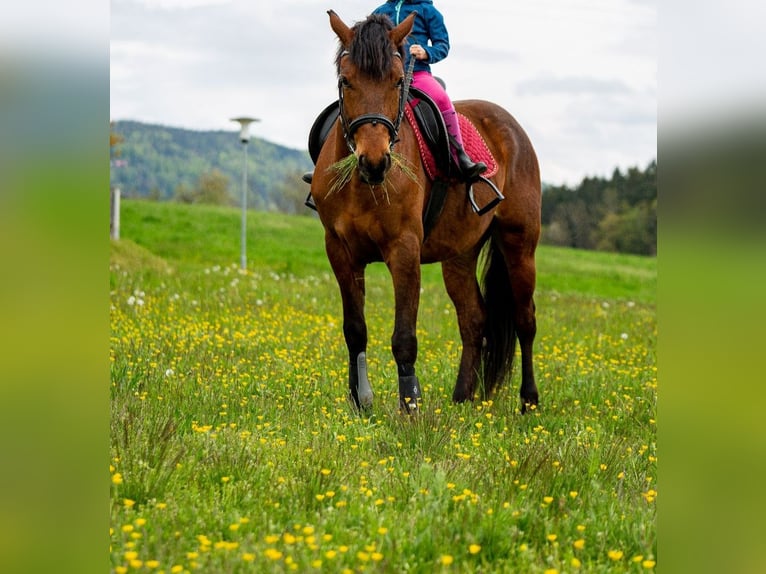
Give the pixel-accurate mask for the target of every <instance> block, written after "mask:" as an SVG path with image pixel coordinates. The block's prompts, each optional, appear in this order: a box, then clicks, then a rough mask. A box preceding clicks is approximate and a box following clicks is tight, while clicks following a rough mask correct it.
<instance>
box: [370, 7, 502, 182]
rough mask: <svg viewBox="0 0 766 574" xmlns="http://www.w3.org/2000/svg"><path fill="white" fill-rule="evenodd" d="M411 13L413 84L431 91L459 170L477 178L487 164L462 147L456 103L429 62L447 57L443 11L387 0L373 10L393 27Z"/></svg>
mask: <svg viewBox="0 0 766 574" xmlns="http://www.w3.org/2000/svg"><path fill="white" fill-rule="evenodd" d="M411 12H417V16H415V22H414V24H413V26H412V32H410V35H409V36H408V37H407V42H408V44H409V55H410V57H412V58H415V67H414V73H413V75H412V85H413V86H415V87H416V88H417V89H419V90H421V91H423V92H425V93H426V94H428V95H429V96H430V97H431V99H432V100H433V101H434V103H435V104H436V105H437V106H438V107H439V110H440V111H441V113H442V117H444V125H445V127H446V128H447V134H449V139H450V143H451V146H452V153H453V155H454V158H455V160H456V163H457V165H458V168H459V169H460V173H461V175H462V176H463V178H464V179H466V180H467V181H471V180H475V179H476V178H478V177H479V176H480V175H481V174H482V173H484V171H486V169H487V166H486V164H484V163H483V162H476V163H474V162H473V161H471V158H470V157H468V154H467V153H466V152H465V150H464V149H463V138H462V135H461V134H460V123H459V122H458V118H457V112H456V111H455V106H454V105H452V101H451V100H450V97H449V96H448V95H447V92H446V91H445V90H444V88H443V87H442V84H440V83H439V81H437V79H436V78H434V77H433V76H432V75H431V66H430V64H435V63H437V62H439V61H441V60H443V59H444V58H446V57H447V54H448V53H449V49H450V44H449V34H448V33H447V28H446V26H445V25H444V17H443V16H442V14H441V12H439V10H438V9H437V8H436V7H435V6H434V3H433V0H388V1H387V2H386V3H385V4H382V5H381V6H379V7H377V8H376V9H375V10H374V11H373V13H374V14H385V15H386V16H388V17H389V18H391V21H392V22H393V24H394V26H397V25H398V24H400V23H401V22H402V21H403V20H404V19H405V18H406V17H407V16H409V15H410V13H411Z"/></svg>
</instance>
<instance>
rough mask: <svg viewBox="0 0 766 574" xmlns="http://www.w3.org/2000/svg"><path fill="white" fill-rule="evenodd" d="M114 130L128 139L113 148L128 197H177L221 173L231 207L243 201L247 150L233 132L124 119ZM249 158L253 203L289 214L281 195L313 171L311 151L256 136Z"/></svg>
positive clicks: (115, 180) (115, 179)
mask: <svg viewBox="0 0 766 574" xmlns="http://www.w3.org/2000/svg"><path fill="white" fill-rule="evenodd" d="M112 131H113V132H114V133H116V134H117V135H118V136H120V137H122V138H123V141H122V142H120V143H119V144H118V145H116V146H115V147H114V149H113V162H112V185H114V186H119V187H120V188H121V190H122V193H123V194H124V195H125V196H126V197H136V198H140V197H145V198H152V199H161V200H164V199H172V198H173V197H174V196H175V194H176V192H177V190H178V189H179V188H180V187H184V186H185V187H186V188H193V187H194V186H195V185H196V183H197V181H198V180H199V178H200V176H203V175H206V174H210V173H212V172H213V171H214V170H218V171H219V172H221V173H222V174H223V175H224V176H226V177H227V178H228V184H229V191H230V193H231V196H232V203H235V204H236V203H238V202H239V197H240V195H241V189H242V188H241V185H242V184H241V182H242V169H243V162H244V152H243V150H242V144H241V143H240V142H239V138H238V137H237V134H238V132H237V130H235V129H234V128H232V130H231V131H223V130H219V131H193V130H186V129H180V128H173V127H167V126H160V125H152V124H144V123H139V122H133V121H121V122H114V124H113V126H112ZM307 134H308V128H307ZM307 137H308V136H307ZM247 155H248V187H249V195H248V205H251V206H253V207H254V208H256V209H264V210H266V209H269V210H274V209H280V210H282V211H285V209H284V206H283V205H281V203H280V202H281V201H282V198H281V197H280V194H282V193H283V190H284V188H285V186H286V182H289V186H292V185H293V183H294V182H295V181H296V180H298V181H299V178H300V175H301V174H302V173H303V172H305V171H307V170H309V169H311V167H312V163H311V159H310V158H309V155H308V152H307V151H305V150H295V149H290V148H286V147H283V146H280V145H276V144H273V143H270V142H267V141H265V140H262V139H259V138H255V137H254V138H252V139H251V140H250V143H249V144H248V150H247ZM114 160H116V161H114Z"/></svg>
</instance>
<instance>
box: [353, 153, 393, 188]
mask: <svg viewBox="0 0 766 574" xmlns="http://www.w3.org/2000/svg"><path fill="white" fill-rule="evenodd" d="M390 168H391V153H390V152H386V153H385V154H383V155H382V156H381V157H380V159H377V160H372V159H370V157H369V156H368V155H366V154H360V155H359V163H358V169H359V176H360V177H361V178H362V181H364V182H365V183H369V184H370V185H379V184H381V183H383V181H384V180H385V179H386V174H387V173H388V170H389V169H390Z"/></svg>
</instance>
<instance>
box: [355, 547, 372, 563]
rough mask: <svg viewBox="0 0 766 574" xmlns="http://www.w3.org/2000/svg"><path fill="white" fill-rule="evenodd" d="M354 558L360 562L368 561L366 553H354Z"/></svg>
mask: <svg viewBox="0 0 766 574" xmlns="http://www.w3.org/2000/svg"><path fill="white" fill-rule="evenodd" d="M356 557H357V558H359V560H360V561H362V562H367V561H368V560H369V559H370V555H369V554H367V552H362V551H361V550H360V551H359V552H357V553H356Z"/></svg>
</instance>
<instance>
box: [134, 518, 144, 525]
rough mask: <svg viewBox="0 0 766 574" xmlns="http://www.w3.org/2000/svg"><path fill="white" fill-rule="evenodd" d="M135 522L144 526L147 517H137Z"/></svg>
mask: <svg viewBox="0 0 766 574" xmlns="http://www.w3.org/2000/svg"><path fill="white" fill-rule="evenodd" d="M133 524H135V525H136V526H143V525H144V524H146V518H136V519H135V520H134V521H133Z"/></svg>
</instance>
